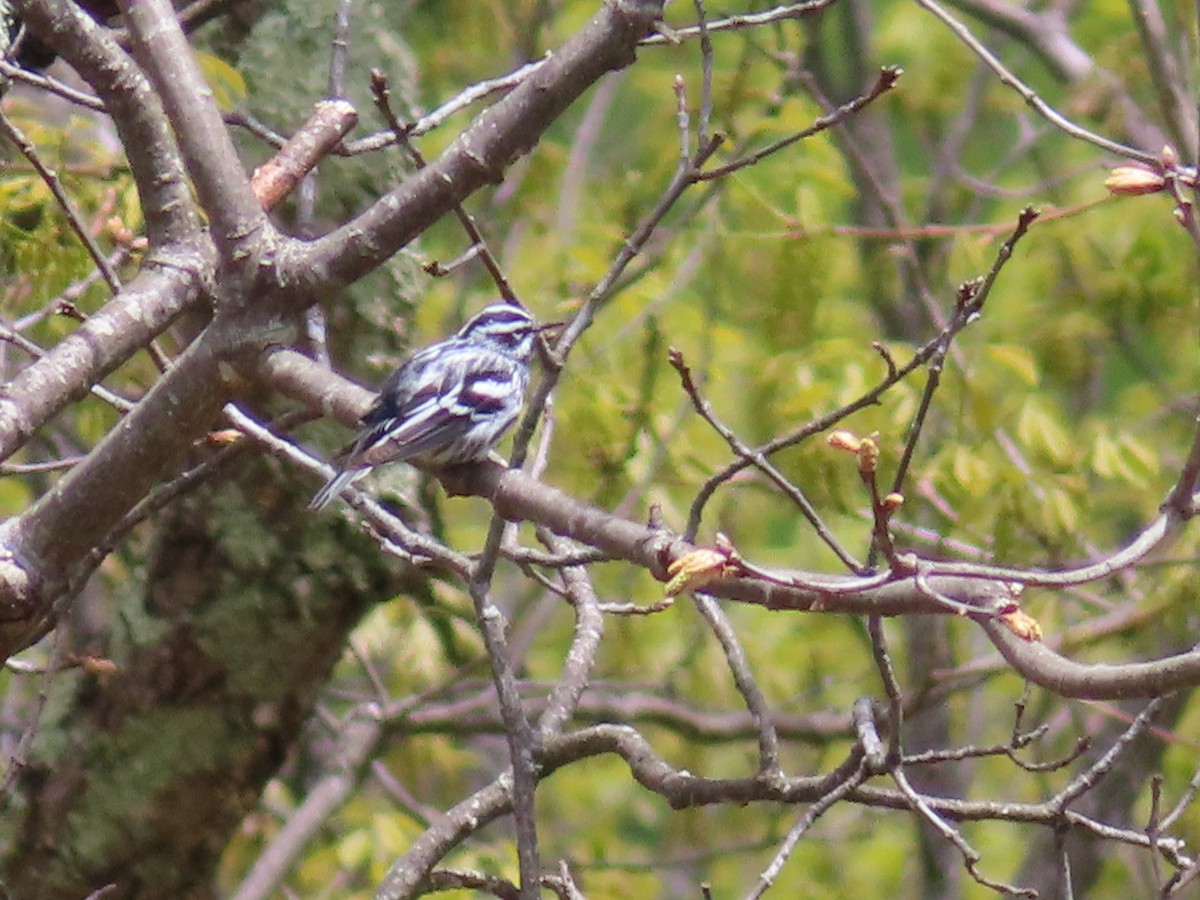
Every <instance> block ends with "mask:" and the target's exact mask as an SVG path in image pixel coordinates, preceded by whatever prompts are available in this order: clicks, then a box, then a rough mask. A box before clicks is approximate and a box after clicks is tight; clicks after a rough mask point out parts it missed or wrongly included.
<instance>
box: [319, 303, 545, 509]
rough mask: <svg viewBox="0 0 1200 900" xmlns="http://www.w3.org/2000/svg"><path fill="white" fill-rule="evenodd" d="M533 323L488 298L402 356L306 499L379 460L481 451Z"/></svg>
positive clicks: (511, 418)
mask: <svg viewBox="0 0 1200 900" xmlns="http://www.w3.org/2000/svg"><path fill="white" fill-rule="evenodd" d="M560 324H561V323H559V322H552V323H549V324H540V325H539V324H538V323H537V322H536V321H535V320H534V318H533V317H532V316H531V315H530V314H529V313H528V312H527V311H526V310H525V309H523V308H522V307H520V306H517V305H516V304H514V303H493V304H492V305H490V306H488V307H486V308H485V309H483V310H481V311H480V312H479V313H477V314H476V315H475V316H474V317H473V318H471V319H470V320H469V321H468V322H467V323H466V324H465V325H463V326H462V328H460V329H459V330H458V331H457V332H455V333H454V334H453V335H451V336H450V337H448V338H446V339H445V340H442V341H439V342H437V343H435V344H430V345H429V346H428V347H425V348H424V349H422V350H420V351H418V352H417V353H416V354H415V355H413V356H411V357H409V358H408V359H407V360H405V361H404V362H403V363H401V365H400V367H399V368H398V369H396V371H395V372H393V373H392V374H391V375H390V376H389V377H388V379H387V380H386V381H385V382H384V383H383V386H382V387H381V388H380V390H379V396H378V397H377V398H376V399H375V402H374V404H373V405H372V406H371V408H370V409H369V410H368V411H367V413H366V415H364V416H363V417H362V430H361V431H360V432H359V435H358V437H357V439H356V440H355V441H354V442H353V443H352V444H351V445H350V446H349V447H347V448H346V450H345V451H344V452H343V453H342V454H340V455H339V458H338V462H337V473H336V474H335V475H334V476H333V477H332V478H331V479H329V481H328V482H326V484H325V486H324V487H323V488H321V490H320V491H318V492H317V494H316V496H315V497H313V499H312V502H311V503H310V504H309V509H312V510H318V509H321V508H323V507H325V506H327V505H328V504H329V502H330V501H332V500H333V499H334V498H335V497H337V496H338V495H339V494H340V493H341V492H342V490H343V488H345V487H346V486H347V485H349V484H350V483H351V482H352V481H354V480H355V479H356V478H358V477H360V476H361V475H363V474H365V473H366V472H367V470H369V469H371V468H373V467H375V466H378V465H382V464H383V463H390V462H397V461H407V462H420V463H424V464H427V465H435V466H445V465H453V464H457V463H465V462H472V461H475V460H480V459H484V458H486V457H487V455H488V453H489V452H490V451H491V449H492V448H493V447H494V446H495V445H496V443H497V442H498V441H499V440H500V438H502V437H503V436H504V433H505V432H506V431H508V429H509V428H510V427H511V426H512V424H513V422H515V421H516V419H517V415H518V414H519V413H520V411H521V407H522V405H524V402H525V389H526V388H527V387H528V385H529V369H530V363H531V361H532V359H533V348H534V341H535V340H536V338H537V336H538V334H540V333H541V332H543V331H545V330H547V329H550V328H557V327H558V326H559V325H560Z"/></svg>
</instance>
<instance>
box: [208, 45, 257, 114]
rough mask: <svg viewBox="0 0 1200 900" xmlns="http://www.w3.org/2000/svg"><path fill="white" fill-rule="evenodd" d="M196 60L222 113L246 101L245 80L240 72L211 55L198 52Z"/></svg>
mask: <svg viewBox="0 0 1200 900" xmlns="http://www.w3.org/2000/svg"><path fill="white" fill-rule="evenodd" d="M196 59H197V60H198V61H199V62H200V71H201V73H203V75H204V80H205V81H207V82H208V86H209V87H210V88H212V92H213V99H214V100H216V101H217V106H219V107H220V108H221V110H222V112H229V111H230V110H232V109H234V108H235V107H237V106H238V105H239V104H240V103H241V101H242V100H245V99H246V79H244V78H243V77H242V73H241V72H239V71H238V70H237V69H235V68H234V67H233V66H231V65H230V64H229V63H227V62H225V60H223V59H220V58H218V57H216V56H213V55H212V54H211V53H199V52H198V53H197V54H196Z"/></svg>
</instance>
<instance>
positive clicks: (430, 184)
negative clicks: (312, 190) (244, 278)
mask: <svg viewBox="0 0 1200 900" xmlns="http://www.w3.org/2000/svg"><path fill="white" fill-rule="evenodd" d="M662 7H663V3H662V0H608V2H606V3H605V4H604V6H603V7H602V8H601V9H600V11H599V12H598V13H597V14H596V16H595V17H594V18H593V19H592V20H591V21H590V22H589V23H588V24H587V25H585V26H584V27H583V29H582V30H581V31H580V32H579V33H578V34H577V35H576V36H575V37H573V38H572V39H571V40H569V41H567V43H566V44H564V45H563V46H562V47H561V48H560V49H559V50H557V51H556V52H555V53H554V55H553V56H551V57H550V58H549V59H547V60H546V61H545V62H544V63H543V64H542V65H540V66H539V67H538V68H537V69H536V70H535V71H534V72H532V73H530V74H529V75H528V76H526V78H525V79H524V80H523V81H522V82H521V83H520V85H518V86H517V87H516V88H515V89H514V90H513V91H512V93H510V94H509V95H508V96H506V97H504V98H503V99H502V100H499V101H498V102H496V103H495V104H494V105H493V106H491V107H489V108H488V109H487V110H485V111H484V112H483V113H481V114H480V115H479V116H478V117H477V118H476V119H475V121H474V122H472V123H471V125H470V127H469V128H467V130H466V131H464V132H463V133H462V134H461V135H460V136H459V138H458V139H457V140H456V141H455V142H454V143H453V144H452V145H451V146H450V148H449V149H448V150H446V151H445V152H444V153H442V154H441V155H440V156H439V157H437V158H436V159H434V160H433V161H431V162H430V164H429V165H428V166H427V167H426V168H423V169H421V170H420V171H418V172H415V173H413V174H412V175H411V176H410V177H409V178H407V179H405V180H404V182H403V183H402V184H400V185H399V186H398V187H397V188H396V189H395V190H393V191H392V192H391V193H389V194H387V195H386V196H384V197H382V198H380V199H379V201H378V202H376V203H374V204H373V205H372V206H371V207H370V208H369V209H367V210H366V212H364V213H363V214H362V215H360V216H358V217H357V218H355V219H353V220H352V221H350V222H348V223H346V224H345V225H343V226H342V227H341V228H338V229H336V230H335V231H333V232H331V233H329V234H328V235H326V236H325V237H322V238H320V239H318V240H316V241H314V242H313V243H312V244H311V245H309V246H307V247H304V248H296V247H291V248H288V249H286V250H285V251H284V252H283V253H282V257H281V260H280V266H281V269H282V274H281V279H282V280H283V281H285V282H289V283H297V284H305V285H326V284H330V283H346V282H350V281H353V280H355V279H356V278H359V277H360V276H362V275H363V274H364V273H366V272H368V271H370V270H371V269H373V268H374V267H376V266H377V265H379V264H380V263H381V262H382V261H383V260H385V259H387V258H388V257H389V256H391V255H392V254H393V253H395V252H396V251H397V250H399V249H400V248H401V247H403V246H404V245H405V244H407V243H408V242H409V241H411V240H412V239H413V238H414V237H416V236H417V235H418V234H420V233H421V232H422V231H423V230H424V229H425V228H427V227H428V226H429V225H430V224H431V223H432V222H434V221H435V220H437V219H438V218H440V217H441V216H442V215H443V214H444V213H445V212H446V211H447V210H449V209H452V208H453V206H454V204H455V203H457V202H459V201H461V200H463V199H465V198H466V197H467V196H468V195H470V194H471V193H472V192H474V191H475V190H477V189H478V188H480V187H482V186H483V185H485V184H489V183H497V182H499V181H500V179H501V178H502V177H503V176H504V172H505V169H506V168H507V167H508V166H509V165H510V164H511V163H512V162H513V161H514V160H516V159H517V158H518V157H519V156H521V155H523V154H525V153H527V152H529V150H531V149H532V148H533V146H534V145H535V144H536V143H537V141H538V138H540V137H541V135H542V133H543V132H544V131H545V130H546V129H547V128H548V127H549V126H550V124H551V123H552V122H554V121H555V119H557V118H558V116H559V115H561V114H562V112H563V110H565V109H566V108H567V107H568V106H570V105H571V104H572V103H574V102H575V100H576V99H577V98H578V97H579V95H580V94H582V93H583V92H584V91H585V90H587V89H588V88H589V87H590V86H591V85H592V84H594V83H595V82H596V80H597V79H599V78H600V77H601V76H602V75H604V74H606V73H607V72H611V71H614V70H616V69H621V68H624V67H625V66H628V65H630V64H631V63H632V62H633V61H634V50H635V48H636V47H637V44H638V41H639V40H640V39H641V38H642V37H644V36H645V35H646V33H647V32H648V31H649V29H650V26H651V25H652V24H653V23H654V22H656V21H657V20H658V19H659V17H660V16H661V14H662Z"/></svg>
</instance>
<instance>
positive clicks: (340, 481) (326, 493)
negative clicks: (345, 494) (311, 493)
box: [308, 469, 362, 510]
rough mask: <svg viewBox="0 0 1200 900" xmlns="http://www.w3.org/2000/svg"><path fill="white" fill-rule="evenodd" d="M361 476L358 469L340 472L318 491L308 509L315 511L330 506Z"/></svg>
mask: <svg viewBox="0 0 1200 900" xmlns="http://www.w3.org/2000/svg"><path fill="white" fill-rule="evenodd" d="M361 474H362V472H361V471H359V470H357V469H344V470H342V471H341V472H338V473H337V474H336V475H334V476H333V477H332V478H330V479H329V480H328V481H327V482H325V487H323V488H321V489H320V490H319V491H317V495H316V496H315V497H313V498H312V500H311V501H309V504H308V508H309V509H314V510H316V509H324V508H325V507H326V506H328V505H329V503H330V501H331V500H333V499H334V498H335V497H336V496H337V495H338V494H340V493H341V492H342V489H343V488H345V487H347V486H348V485H349V484H350V482H352V481H353V480H354V479H355V478H357V477H358V476H359V475H361Z"/></svg>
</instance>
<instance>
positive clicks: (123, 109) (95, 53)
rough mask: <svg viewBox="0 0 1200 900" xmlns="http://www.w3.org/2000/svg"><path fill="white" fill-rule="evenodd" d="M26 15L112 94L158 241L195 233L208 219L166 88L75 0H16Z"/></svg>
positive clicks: (110, 103)
mask: <svg viewBox="0 0 1200 900" xmlns="http://www.w3.org/2000/svg"><path fill="white" fill-rule="evenodd" d="M13 5H14V7H15V8H16V10H17V12H18V13H19V14H20V15H21V19H22V21H24V22H25V24H26V25H27V26H28V27H29V28H31V29H32V30H33V31H34V33H35V34H37V36H38V37H39V38H40V39H41V40H42V41H44V42H45V43H46V44H48V45H49V46H51V47H53V48H54V50H55V51H56V52H57V53H59V54H60V55H61V56H62V57H63V58H64V59H66V60H67V61H68V62H70V63H71V65H72V66H74V67H75V70H76V71H77V72H79V74H80V75H81V76H82V77H83V79H84V80H85V81H87V83H88V84H90V85H91V86H92V89H93V90H94V91H95V92H96V93H97V94H98V95H99V96H100V99H102V100H103V101H104V106H105V108H106V109H107V111H108V113H109V115H111V116H112V119H113V124H114V125H115V126H116V128H117V133H118V135H120V138H121V144H122V146H123V147H124V150H125V155H126V156H127V158H128V159H129V166H130V169H131V170H132V172H133V178H134V181H135V182H136V183H137V186H138V194H139V196H140V198H141V201H142V214H143V215H144V216H145V217H146V228H147V232H148V236H149V238H150V242H151V244H152V245H165V244H173V243H175V242H179V241H184V240H187V239H189V238H194V236H195V235H196V232H197V231H198V230H199V228H200V219H199V216H198V215H197V214H196V209H195V204H194V203H193V202H192V199H191V193H190V188H189V186H188V178H187V174H186V172H185V171H184V168H183V162H182V160H181V158H180V156H179V148H178V146H177V145H176V143H175V136H174V134H173V133H172V131H171V126H170V123H169V122H168V121H167V118H166V116H165V115H164V114H163V107H162V103H161V102H160V101H159V97H158V94H156V93H155V92H154V89H153V88H152V87H151V86H150V82H149V81H147V80H146V76H145V75H143V74H142V72H141V70H140V69H139V68H138V67H137V66H136V65H134V63H133V60H131V59H130V58H129V56H128V55H127V54H126V53H125V51H124V50H122V49H121V48H120V47H119V46H117V44H116V42H115V41H114V40H113V38H112V35H111V34H110V33H109V32H108V30H107V29H105V28H103V27H101V26H100V25H97V24H96V22H95V21H94V20H93V19H92V17H91V16H89V15H87V14H86V13H85V12H83V11H82V10H81V9H80V8H79V7H78V6H76V5H75V4H74V3H70V2H68V0H13Z"/></svg>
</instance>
